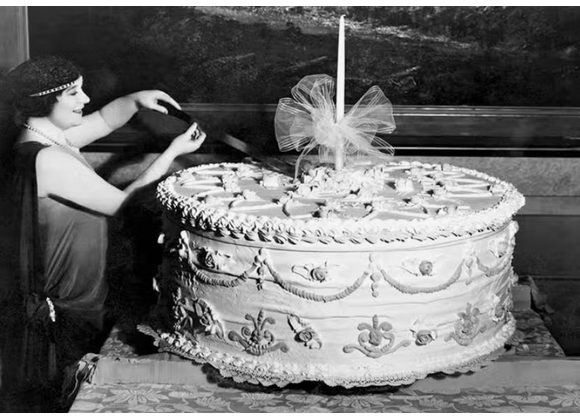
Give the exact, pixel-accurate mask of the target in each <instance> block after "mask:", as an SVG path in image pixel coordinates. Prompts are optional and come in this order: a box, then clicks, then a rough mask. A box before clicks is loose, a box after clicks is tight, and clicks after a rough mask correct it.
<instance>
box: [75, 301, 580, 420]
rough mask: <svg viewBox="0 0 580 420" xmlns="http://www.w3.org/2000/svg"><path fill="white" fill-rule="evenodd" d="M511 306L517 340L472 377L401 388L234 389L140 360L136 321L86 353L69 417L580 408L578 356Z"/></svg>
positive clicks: (207, 371)
mask: <svg viewBox="0 0 580 420" xmlns="http://www.w3.org/2000/svg"><path fill="white" fill-rule="evenodd" d="M524 292H525V291H524ZM519 296H520V297H521V296H525V293H524V294H521V293H520V295H519ZM514 300H515V301H516V311H515V312H514V316H515V318H516V321H517V332H516V340H515V342H514V344H513V345H511V346H509V347H508V349H507V350H506V352H505V354H503V355H502V356H500V358H499V359H498V360H496V361H495V362H492V363H491V364H490V365H488V366H486V367H484V368H483V369H481V370H479V371H477V372H474V373H468V374H457V375H443V374H440V375H431V376H429V377H427V378H426V379H424V380H421V381H417V382H415V383H414V384H412V385H410V386H403V387H398V388H392V387H369V388H359V389H348V390H347V389H344V388H332V387H328V386H326V385H324V384H320V383H302V384H296V385H289V386H287V387H285V388H277V387H260V386H257V385H250V384H237V383H235V382H233V381H232V380H231V379H225V378H222V377H220V376H219V375H218V374H217V372H216V370H215V369H213V368H212V367H211V366H209V365H199V364H196V363H193V362H190V361H187V360H184V359H181V358H179V357H177V356H174V355H170V354H165V353H163V354H159V353H153V352H152V353H149V354H140V353H139V350H138V348H139V347H141V349H143V348H144V347H143V346H142V345H139V344H138V342H139V340H140V339H143V337H142V336H140V335H139V333H137V332H135V328H134V327H135V326H134V325H124V326H123V325H121V326H118V327H117V328H115V329H113V331H112V333H111V335H110V337H109V338H108V339H107V341H106V343H105V345H104V346H103V348H102V350H101V354H100V355H88V356H87V358H86V360H87V367H88V370H89V371H90V375H88V378H87V381H86V382H84V383H83V384H82V385H81V387H80V391H79V392H78V394H77V396H76V399H75V401H74V403H73V405H72V407H71V410H70V411H71V412H77V413H79V412H580V359H574V358H566V357H565V355H564V352H563V351H562V349H561V347H560V346H559V345H558V343H557V342H556V341H555V340H554V338H553V337H552V336H551V335H550V333H549V332H548V330H547V328H546V327H545V325H544V323H543V322H542V320H541V318H540V317H539V316H538V315H537V314H536V313H535V312H534V311H532V310H531V309H529V301H527V302H526V301H525V299H524V302H523V303H522V301H521V300H520V301H519V305H518V294H517V292H516V293H515V296H514ZM91 359H92V360H93V361H97V362H96V363H95V364H92V363H89V361H90V360H91Z"/></svg>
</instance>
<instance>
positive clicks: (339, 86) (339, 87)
mask: <svg viewBox="0 0 580 420" xmlns="http://www.w3.org/2000/svg"><path fill="white" fill-rule="evenodd" d="M343 116H344V15H342V16H341V17H340V24H339V28H338V60H337V65H336V122H339V121H340V120H341V119H342V117H343Z"/></svg>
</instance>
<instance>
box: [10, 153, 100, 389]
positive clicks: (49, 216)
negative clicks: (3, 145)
mask: <svg viewBox="0 0 580 420" xmlns="http://www.w3.org/2000/svg"><path fill="white" fill-rule="evenodd" d="M45 147H47V146H46V145H43V144H41V143H37V142H26V143H22V144H20V145H18V146H17V147H16V170H15V175H16V179H15V181H16V182H15V185H16V194H17V197H16V198H17V203H18V204H17V206H18V207H17V210H19V211H20V225H19V237H20V238H19V239H20V245H19V249H20V261H19V282H20V286H21V293H22V300H23V305H22V307H23V308H25V311H26V313H25V316H24V317H23V318H24V319H25V321H24V323H23V326H22V331H21V334H22V338H21V339H22V346H21V348H22V353H21V359H22V362H21V363H20V366H19V369H20V373H19V375H18V380H19V382H20V383H21V384H39V383H40V384H42V383H58V381H59V380H61V379H62V374H63V371H64V368H65V367H66V366H68V365H70V364H72V363H74V362H75V361H77V360H79V359H80V358H81V357H82V356H83V354H85V353H87V352H95V351H97V350H98V349H95V348H94V347H93V346H94V345H95V342H96V341H97V340H98V336H99V334H100V333H101V329H102V327H103V319H104V314H105V310H104V303H105V299H106V297H107V283H106V279H105V265H106V251H107V220H106V217H105V216H103V215H99V214H95V213H94V212H91V211H89V210H87V209H84V208H81V207H79V206H77V205H76V204H74V203H71V202H66V201H64V200H61V199H59V198H56V197H55V198H53V197H45V198H39V197H38V196H37V182H36V158H37V156H38V153H39V152H40V151H41V150H42V149H43V148H45ZM63 150H64V149H63ZM65 151H66V152H67V153H70V154H71V155H72V156H74V157H75V158H76V159H79V160H80V161H81V162H83V164H85V165H87V166H88V167H89V168H90V166H89V164H88V163H87V162H86V160H84V158H83V157H82V156H81V155H80V153H78V154H77V153H74V152H72V151H68V150H65ZM91 170H92V169H91Z"/></svg>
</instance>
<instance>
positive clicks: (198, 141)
mask: <svg viewBox="0 0 580 420" xmlns="http://www.w3.org/2000/svg"><path fill="white" fill-rule="evenodd" d="M205 137H206V134H205V133H204V132H203V131H202V130H201V129H200V128H199V126H198V125H197V123H193V124H192V125H191V126H190V127H189V128H188V129H187V130H186V131H185V132H183V133H182V134H180V135H179V136H177V137H175V138H174V139H173V141H172V142H171V144H170V145H169V148H170V149H171V150H172V151H173V153H174V154H175V156H181V155H185V154H187V153H193V152H195V151H196V150H197V149H199V148H200V147H201V145H202V144H203V142H204V140H205Z"/></svg>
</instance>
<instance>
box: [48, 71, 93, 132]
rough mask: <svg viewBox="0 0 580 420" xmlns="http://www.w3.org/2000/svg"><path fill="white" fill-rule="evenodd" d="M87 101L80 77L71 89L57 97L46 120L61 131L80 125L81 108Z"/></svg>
mask: <svg viewBox="0 0 580 420" xmlns="http://www.w3.org/2000/svg"><path fill="white" fill-rule="evenodd" d="M89 101H90V99H89V97H88V96H87V94H86V93H85V92H84V91H83V78H82V76H81V77H79V78H78V79H77V80H75V83H74V84H73V85H72V86H71V87H69V88H67V89H65V90H64V91H63V92H62V93H61V94H60V95H59V96H57V98H56V103H55V104H54V106H53V107H52V111H51V112H50V115H49V116H48V119H49V120H50V121H51V122H52V123H53V124H54V125H56V126H57V127H59V128H60V129H62V130H66V129H68V128H71V127H75V126H77V125H80V124H81V122H82V118H83V108H84V106H85V104H87V103H88V102H89Z"/></svg>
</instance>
